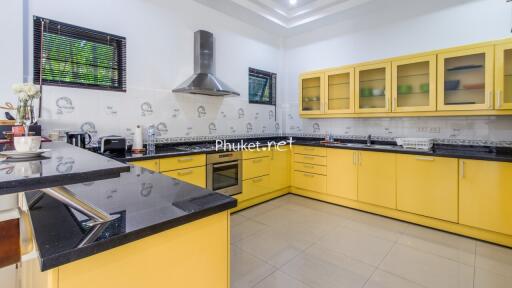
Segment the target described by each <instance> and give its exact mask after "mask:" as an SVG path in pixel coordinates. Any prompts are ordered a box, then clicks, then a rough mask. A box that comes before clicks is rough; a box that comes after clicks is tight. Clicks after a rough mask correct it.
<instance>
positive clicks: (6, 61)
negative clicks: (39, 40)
mask: <svg viewBox="0 0 512 288" xmlns="http://www.w3.org/2000/svg"><path fill="white" fill-rule="evenodd" d="M1 6H2V8H1V9H0V27H3V29H2V41H1V42H0V52H1V53H2V57H0V103H1V104H3V103H5V102H11V103H13V104H14V105H16V101H17V100H16V97H15V96H14V94H13V93H12V91H11V85H12V84H14V83H19V82H22V80H23V78H22V77H23V28H22V26H23V21H22V7H23V6H22V1H21V0H9V1H2V4H1ZM0 112H1V114H0V119H5V117H4V110H0Z"/></svg>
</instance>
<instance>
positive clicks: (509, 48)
mask: <svg viewBox="0 0 512 288" xmlns="http://www.w3.org/2000/svg"><path fill="white" fill-rule="evenodd" d="M495 66H496V70H495V76H494V77H495V91H496V100H495V103H496V104H495V106H496V109H500V110H502V109H512V44H503V45H497V46H496V60H495Z"/></svg>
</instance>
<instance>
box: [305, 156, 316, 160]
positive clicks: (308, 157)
mask: <svg viewBox="0 0 512 288" xmlns="http://www.w3.org/2000/svg"><path fill="white" fill-rule="evenodd" d="M304 159H315V157H313V156H304Z"/></svg>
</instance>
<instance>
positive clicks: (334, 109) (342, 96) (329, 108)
mask: <svg viewBox="0 0 512 288" xmlns="http://www.w3.org/2000/svg"><path fill="white" fill-rule="evenodd" d="M325 87H326V89H327V91H326V93H325V104H324V105H325V108H324V109H325V110H324V111H325V113H327V114H332V113H353V112H354V69H353V68H347V69H340V70H333V71H330V72H327V73H325Z"/></svg>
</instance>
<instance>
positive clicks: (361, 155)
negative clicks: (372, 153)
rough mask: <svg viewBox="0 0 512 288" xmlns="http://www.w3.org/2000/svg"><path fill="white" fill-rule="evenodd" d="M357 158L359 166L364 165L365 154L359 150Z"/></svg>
mask: <svg viewBox="0 0 512 288" xmlns="http://www.w3.org/2000/svg"><path fill="white" fill-rule="evenodd" d="M357 159H358V162H359V166H363V154H362V153H361V152H358V155H357Z"/></svg>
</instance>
